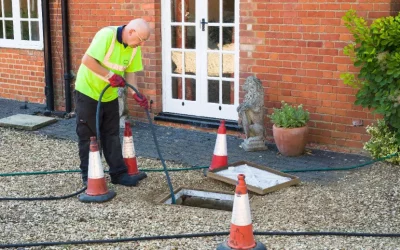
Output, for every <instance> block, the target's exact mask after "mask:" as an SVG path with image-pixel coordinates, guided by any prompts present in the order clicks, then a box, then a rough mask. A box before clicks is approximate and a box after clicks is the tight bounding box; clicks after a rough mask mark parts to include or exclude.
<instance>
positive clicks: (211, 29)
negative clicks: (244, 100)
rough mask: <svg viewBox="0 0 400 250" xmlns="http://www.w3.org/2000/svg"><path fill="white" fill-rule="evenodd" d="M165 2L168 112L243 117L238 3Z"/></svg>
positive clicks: (215, 0) (165, 102)
mask: <svg viewBox="0 0 400 250" xmlns="http://www.w3.org/2000/svg"><path fill="white" fill-rule="evenodd" d="M162 3H163V5H162V10H163V12H162V16H163V22H162V32H163V33H162V35H163V44H162V46H163V111H164V112H173V113H179V114H188V115H195V116H205V117H214V118H223V119H237V112H236V107H237V105H238V97H239V94H238V80H239V79H238V74H237V73H236V74H235V72H237V70H238V62H239V58H238V56H239V55H238V53H239V44H238V43H237V42H236V41H238V38H239V37H238V34H237V32H235V30H238V5H239V4H238V1H235V0H208V2H207V1H203V0H197V1H196V0H163V1H162Z"/></svg>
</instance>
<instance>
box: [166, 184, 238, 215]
mask: <svg viewBox="0 0 400 250" xmlns="http://www.w3.org/2000/svg"><path fill="white" fill-rule="evenodd" d="M175 199H176V205H181V206H188V207H199V208H208V209H215V210H222V211H229V212H232V209H233V200H234V195H233V194H230V193H217V192H214V191H207V190H193V189H183V188H179V189H178V190H177V192H175ZM160 202H161V203H164V204H172V200H171V195H168V196H166V197H164V198H163V199H161V200H160Z"/></svg>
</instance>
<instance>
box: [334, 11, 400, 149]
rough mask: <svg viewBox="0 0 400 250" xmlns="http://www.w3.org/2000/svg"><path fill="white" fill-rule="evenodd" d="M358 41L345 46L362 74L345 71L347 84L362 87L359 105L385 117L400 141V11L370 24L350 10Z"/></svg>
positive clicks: (349, 19) (347, 18) (348, 20)
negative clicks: (395, 14)
mask: <svg viewBox="0 0 400 250" xmlns="http://www.w3.org/2000/svg"><path fill="white" fill-rule="evenodd" d="M343 20H344V24H345V26H346V27H347V28H348V30H349V31H350V32H351V34H352V35H353V37H354V42H353V43H351V44H349V45H347V46H346V47H345V48H344V54H345V55H348V56H350V58H351V59H352V61H353V63H354V66H355V67H358V68H360V71H359V73H357V74H353V73H344V74H342V75H341V78H342V79H343V80H344V83H345V84H347V85H349V86H352V87H354V88H357V89H358V92H357V94H356V101H355V104H356V105H361V106H362V107H366V108H368V109H372V110H373V113H377V114H380V115H382V116H383V119H384V120H385V124H386V125H387V126H388V127H389V128H390V131H391V132H392V133H394V134H395V136H396V138H397V140H398V142H399V143H400V13H399V15H397V16H396V17H392V16H389V17H382V18H378V19H376V20H374V21H373V22H372V24H371V25H370V26H368V25H367V22H366V21H365V20H364V19H363V18H362V17H358V16H357V15H356V12H355V11H354V10H350V11H348V12H347V13H346V15H345V16H344V17H343Z"/></svg>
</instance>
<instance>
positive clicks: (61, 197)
mask: <svg viewBox="0 0 400 250" xmlns="http://www.w3.org/2000/svg"><path fill="white" fill-rule="evenodd" d="M85 190H86V187H84V188H82V189H81V190H79V191H78V192H76V193H73V194H69V195H64V196H58V197H54V196H49V197H21V198H11V197H4V198H3V197H0V201H52V200H63V199H68V198H71V197H74V196H77V195H78V194H80V193H83V192H84V191H85Z"/></svg>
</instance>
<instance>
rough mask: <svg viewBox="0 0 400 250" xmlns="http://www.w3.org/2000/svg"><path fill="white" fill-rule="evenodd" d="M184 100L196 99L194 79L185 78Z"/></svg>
mask: <svg viewBox="0 0 400 250" xmlns="http://www.w3.org/2000/svg"><path fill="white" fill-rule="evenodd" d="M185 100H189V101H196V79H192V78H186V79H185Z"/></svg>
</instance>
